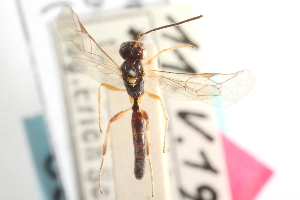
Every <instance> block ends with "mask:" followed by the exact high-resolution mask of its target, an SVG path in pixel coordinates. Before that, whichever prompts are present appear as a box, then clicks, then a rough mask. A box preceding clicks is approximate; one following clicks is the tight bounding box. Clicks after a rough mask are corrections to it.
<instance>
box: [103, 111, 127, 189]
mask: <svg viewBox="0 0 300 200" xmlns="http://www.w3.org/2000/svg"><path fill="white" fill-rule="evenodd" d="M130 110H131V108H128V109H127V110H124V111H121V112H119V113H117V114H116V115H115V116H113V117H112V118H111V119H110V120H109V122H108V126H107V129H106V135H105V139H104V142H103V149H102V160H101V165H100V170H99V176H98V182H99V190H100V192H101V193H102V194H104V192H103V190H102V188H101V174H102V169H103V164H104V159H105V155H106V149H107V143H108V137H109V134H110V125H111V124H112V123H113V122H115V121H117V120H118V119H120V118H121V117H123V116H124V115H125V114H126V113H127V112H128V111H130Z"/></svg>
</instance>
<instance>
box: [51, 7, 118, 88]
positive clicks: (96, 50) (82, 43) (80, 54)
mask: <svg viewBox="0 0 300 200" xmlns="http://www.w3.org/2000/svg"><path fill="white" fill-rule="evenodd" d="M57 25H58V29H59V31H60V33H61V35H62V37H63V39H64V43H65V44H66V45H67V47H68V49H70V50H72V52H73V53H74V54H75V55H74V57H73V67H74V68H75V69H76V70H77V71H78V72H80V73H83V74H85V75H88V76H90V77H92V78H93V79H95V80H96V81H98V82H100V83H108V84H111V85H115V84H116V81H115V80H116V79H121V78H122V74H121V70H120V67H119V66H118V65H117V64H116V63H115V62H114V61H113V60H112V59H111V58H110V57H109V56H108V55H107V54H106V53H105V52H104V51H103V50H102V49H101V48H100V47H99V46H98V44H97V43H96V42H95V40H94V39H93V38H92V37H91V36H90V35H89V34H88V32H87V31H86V30H85V28H84V27H83V26H82V24H81V23H80V21H79V18H78V16H77V15H76V13H74V11H73V10H72V8H71V7H70V6H64V7H63V8H62V9H61V11H60V13H59V15H58V21H57Z"/></svg>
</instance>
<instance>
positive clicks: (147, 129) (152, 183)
mask: <svg viewBox="0 0 300 200" xmlns="http://www.w3.org/2000/svg"><path fill="white" fill-rule="evenodd" d="M141 112H142V114H143V118H144V119H145V120H146V158H147V160H148V162H149V167H150V175H151V185H152V197H154V178H153V168H152V162H151V155H150V150H151V149H150V136H149V117H148V114H147V112H146V111H144V110H142V109H141Z"/></svg>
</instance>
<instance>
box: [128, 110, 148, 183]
mask: <svg viewBox="0 0 300 200" xmlns="http://www.w3.org/2000/svg"><path fill="white" fill-rule="evenodd" d="M131 125H132V134H133V146H134V155H135V161H134V174H135V178H136V179H142V178H143V176H144V173H145V158H146V136H145V128H146V122H145V119H144V118H143V115H142V113H141V112H140V111H139V110H135V109H133V112H132V121H131Z"/></svg>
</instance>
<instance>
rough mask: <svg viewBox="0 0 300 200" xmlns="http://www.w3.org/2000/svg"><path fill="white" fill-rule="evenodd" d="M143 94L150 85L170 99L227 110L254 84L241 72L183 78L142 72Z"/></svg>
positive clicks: (246, 71) (156, 72)
mask: <svg viewBox="0 0 300 200" xmlns="http://www.w3.org/2000/svg"><path fill="white" fill-rule="evenodd" d="M145 80H147V81H146V84H148V85H147V86H146V90H147V89H148V88H151V85H149V84H154V85H156V86H158V87H160V88H161V89H162V90H163V92H164V93H165V94H166V95H167V96H168V97H170V98H172V99H178V100H199V101H202V102H204V103H207V104H209V105H212V106H215V107H228V106H231V105H233V104H235V103H236V102H237V101H239V100H240V99H242V98H243V97H245V96H246V95H247V94H248V93H249V92H250V91H251V89H252V88H253V86H254V84H255V76H254V74H253V73H252V72H251V71H249V70H247V69H245V70H242V71H239V72H236V73H232V74H219V73H215V74H185V73H173V72H165V71H157V70H145Z"/></svg>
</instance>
